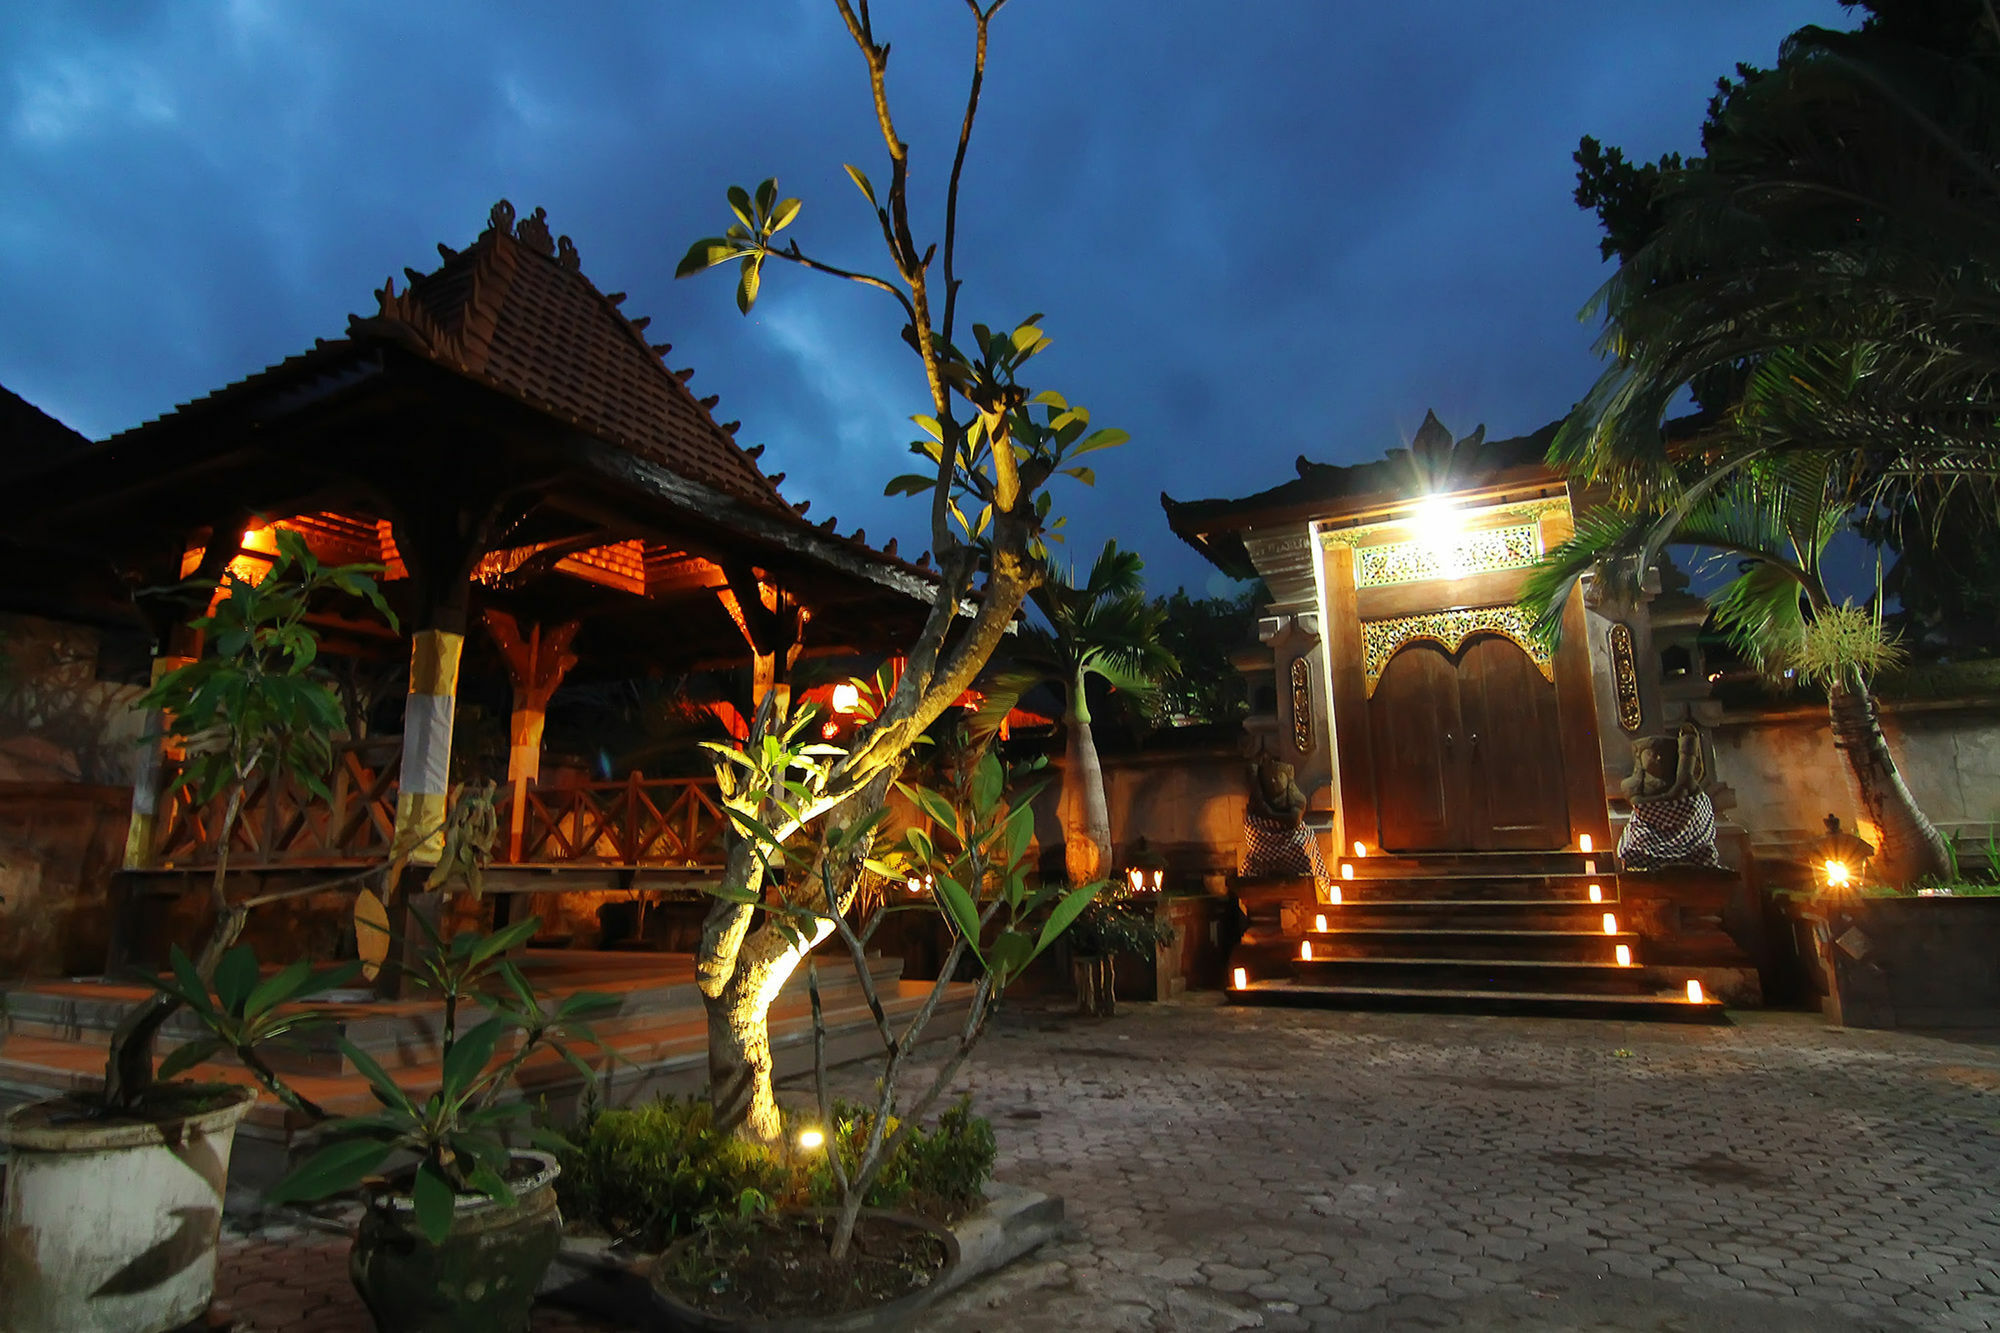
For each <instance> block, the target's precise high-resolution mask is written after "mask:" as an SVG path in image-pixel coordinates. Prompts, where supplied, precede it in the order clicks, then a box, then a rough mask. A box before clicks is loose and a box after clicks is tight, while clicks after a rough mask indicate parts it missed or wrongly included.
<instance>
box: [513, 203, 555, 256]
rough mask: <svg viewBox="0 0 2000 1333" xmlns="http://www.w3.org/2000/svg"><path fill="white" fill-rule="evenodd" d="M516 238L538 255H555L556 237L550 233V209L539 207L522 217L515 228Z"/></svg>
mask: <svg viewBox="0 0 2000 1333" xmlns="http://www.w3.org/2000/svg"><path fill="white" fill-rule="evenodd" d="M514 239H515V240H517V241H519V242H520V243H521V244H523V245H525V246H527V247H528V248H529V249H530V250H533V251H534V252H535V253H536V254H538V255H549V256H553V255H554V254H555V252H556V239H555V237H553V236H551V235H549V210H548V209H546V208H537V209H536V210H535V211H534V212H532V213H530V214H528V216H526V217H524V218H522V219H521V223H520V225H519V226H517V227H515V228H514Z"/></svg>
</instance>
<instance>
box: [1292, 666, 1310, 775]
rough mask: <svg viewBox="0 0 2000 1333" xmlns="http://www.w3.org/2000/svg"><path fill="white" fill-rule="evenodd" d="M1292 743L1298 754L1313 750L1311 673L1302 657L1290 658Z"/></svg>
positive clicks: (1308, 752)
mask: <svg viewBox="0 0 2000 1333" xmlns="http://www.w3.org/2000/svg"><path fill="white" fill-rule="evenodd" d="M1292 744H1293V745H1295V746H1297V747H1298V751H1299V753H1300V754H1311V753H1312V752H1313V692H1312V673H1311V672H1310V671H1308V670H1307V668H1306V659H1305V658H1303V657H1294V658H1293V659H1292Z"/></svg>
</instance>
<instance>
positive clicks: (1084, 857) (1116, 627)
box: [973, 541, 1178, 884]
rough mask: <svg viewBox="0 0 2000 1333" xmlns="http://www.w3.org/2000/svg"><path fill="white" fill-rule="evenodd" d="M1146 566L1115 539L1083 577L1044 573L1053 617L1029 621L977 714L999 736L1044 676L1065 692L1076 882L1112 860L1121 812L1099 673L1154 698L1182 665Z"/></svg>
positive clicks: (1047, 612)
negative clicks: (1100, 707)
mask: <svg viewBox="0 0 2000 1333" xmlns="http://www.w3.org/2000/svg"><path fill="white" fill-rule="evenodd" d="M1143 568H1144V562H1143V561H1141V560H1140V559H1139V556H1138V554H1137V553H1136V552H1133V551H1121V550H1119V549H1118V543H1117V542H1115V541H1109V542H1106V543H1105V544H1104V549H1103V550H1102V551H1100V552H1099V553H1098V556H1097V560H1096V561H1095V563H1093V564H1092V565H1091V567H1090V572H1089V573H1088V574H1087V575H1085V577H1084V580H1083V582H1082V583H1077V582H1076V581H1075V579H1076V575H1075V572H1074V571H1073V570H1072V571H1071V572H1070V574H1069V575H1068V576H1067V577H1065V576H1064V575H1062V574H1060V573H1056V574H1052V575H1051V576H1050V577H1049V578H1047V579H1044V580H1043V582H1042V584H1041V586H1040V587H1038V588H1036V589H1035V591H1034V592H1033V593H1032V594H1030V600H1032V601H1033V602H1034V605H1035V609H1036V610H1037V611H1039V612H1041V614H1042V619H1043V620H1044V621H1045V622H1046V624H1044V625H1028V626H1024V627H1023V628H1022V629H1021V632H1020V634H1019V635H1018V637H1017V639H1016V641H1015V642H1014V643H1013V644H1011V645H1009V647H1008V649H1007V650H1006V654H1005V657H1006V664H1005V665H1004V666H1003V667H1001V668H1000V669H999V670H997V671H995V672H994V673H993V674H992V675H991V676H990V677H989V678H988V679H987V681H986V683H985V686H984V689H985V692H986V697H985V699H984V700H983V701H982V703H981V704H980V708H979V711H978V713H977V714H975V716H974V720H973V730H974V732H975V734H979V735H988V736H990V735H992V734H994V733H995V732H997V731H998V730H999V729H1000V724H1001V723H1002V722H1004V721H1005V720H1006V718H1007V714H1008V713H1010V712H1011V711H1013V708H1014V706H1015V705H1016V704H1017V703H1019V702H1020V699H1021V696H1022V695H1024V694H1026V693H1027V692H1028V691H1029V690H1032V689H1034V688H1035V687H1036V686H1037V685H1050V686H1053V687H1054V688H1055V689H1056V690H1057V691H1058V692H1059V693H1060V694H1061V695H1062V698H1063V739H1064V745H1065V762H1064V764H1063V778H1062V802H1061V808H1062V824H1063V860H1064V863H1065V865H1066V867H1067V868H1068V871H1069V881H1070V883H1072V884H1087V883H1089V882H1090V881H1091V880H1094V879H1098V878H1100V877H1102V876H1104V875H1107V874H1109V873H1110V869H1111V815H1110V812H1109V809H1108V807H1107V804H1106V801H1105V796H1104V768H1103V765H1102V764H1100V763H1099V762H1098V757H1097V742H1096V740H1095V739H1094V738H1093V736H1092V732H1091V715H1090V700H1089V683H1090V678H1091V677H1093V676H1095V677H1096V678H1097V679H1099V680H1101V681H1103V682H1104V683H1105V684H1106V685H1109V686H1110V687H1111V688H1112V689H1114V690H1118V691H1120V692H1121V693H1124V694H1125V695H1127V696H1128V697H1129V698H1131V699H1132V700H1133V701H1134V702H1135V703H1140V704H1144V703H1147V702H1149V701H1151V700H1152V699H1153V698H1154V697H1155V696H1157V694H1158V693H1159V687H1160V681H1161V679H1162V678H1163V677H1164V676H1166V675H1168V674H1169V673H1171V672H1173V671H1175V670H1177V669H1178V663H1176V662H1175V660H1174V655H1173V654H1172V653H1170V652H1168V651H1167V649H1166V646H1165V645H1164V644H1162V643H1161V641H1160V629H1161V624H1162V622H1163V621H1164V620H1165V619H1166V612H1165V610H1164V609H1163V608H1161V607H1160V606H1158V605H1155V604H1153V603H1150V602H1148V601H1147V600H1146V592H1145V586H1146V585H1145V581H1144V580H1143V579H1142V578H1141V577H1140V571H1141V569H1143Z"/></svg>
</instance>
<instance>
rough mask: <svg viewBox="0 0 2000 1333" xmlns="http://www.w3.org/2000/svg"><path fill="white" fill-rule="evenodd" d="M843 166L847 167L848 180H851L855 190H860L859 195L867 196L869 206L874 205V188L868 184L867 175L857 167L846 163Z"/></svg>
mask: <svg viewBox="0 0 2000 1333" xmlns="http://www.w3.org/2000/svg"><path fill="white" fill-rule="evenodd" d="M844 165H846V167H847V174H848V176H849V178H850V179H852V180H853V182H854V185H855V188H856V189H858V190H860V191H861V193H863V194H865V195H867V196H868V202H869V203H871V204H872V203H874V202H875V187H874V186H873V185H872V184H870V183H869V180H868V174H867V173H866V172H864V171H863V170H862V169H861V168H860V167H857V166H855V165H854V164H852V163H846V164H844Z"/></svg>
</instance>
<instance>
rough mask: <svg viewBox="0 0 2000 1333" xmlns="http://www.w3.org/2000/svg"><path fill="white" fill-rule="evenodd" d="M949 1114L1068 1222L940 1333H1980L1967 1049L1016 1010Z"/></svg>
mask: <svg viewBox="0 0 2000 1333" xmlns="http://www.w3.org/2000/svg"><path fill="white" fill-rule="evenodd" d="M840 1081H842V1082H843V1083H844V1084H846V1085H847V1086H848V1087H849V1089H850V1090H855V1091H858V1090H859V1089H860V1088H861V1087H862V1086H863V1083H864V1078H863V1076H862V1075H860V1074H859V1073H856V1072H852V1071H843V1072H842V1073H841V1075H840ZM960 1083H961V1085H962V1086H963V1087H964V1088H965V1089H966V1090H967V1091H969V1092H971V1094H972V1095H973V1098H974V1101H975V1104H976V1105H977V1107H978V1109H979V1110H980V1111H982V1112H983V1113H984V1114H986V1115H987V1116H989V1117H991V1118H992V1119H993V1121H994V1124H995V1127H996V1130H997V1133H998V1135H999V1139H1000V1148H1001V1166H1000V1172H999V1174H1000V1175H1001V1176H1002V1178H1004V1179H1007V1180H1010V1181H1015V1182H1018V1183H1021V1184H1026V1185H1032V1186H1035V1187H1037V1188H1041V1189H1046V1190H1051V1191H1054V1192H1056V1193H1059V1194H1061V1195H1062V1196H1063V1197H1064V1198H1065V1200H1066V1201H1067V1204H1068V1208H1069V1217H1070V1222H1069V1224H1068V1227H1067V1230H1066V1234H1065V1235H1064V1236H1063V1237H1062V1238H1061V1239H1059V1240H1058V1241H1057V1242H1055V1243H1053V1244H1051V1245H1049V1246H1047V1247H1045V1248H1044V1249H1043V1250H1042V1251H1041V1252H1040V1253H1039V1254H1037V1255H1036V1256H1034V1257H1032V1258H1031V1259H1029V1260H1027V1261H1025V1262H1023V1263H1022V1264H1019V1265H1016V1266H1015V1267H1014V1268H1012V1269H1009V1270H1007V1271H1005V1272H1003V1273H1001V1274H998V1275H995V1276H993V1277H991V1278H988V1279H985V1280H983V1281H981V1282H979V1283H976V1284H974V1285H973V1286H971V1287H969V1288H967V1289H966V1290H964V1291H962V1292H959V1293H957V1294H955V1295H953V1296H952V1297H950V1298H948V1299H947V1300H946V1301H944V1302H943V1303H942V1304H941V1305H940V1306H939V1307H937V1308H936V1309H934V1310H933V1311H932V1312H931V1313H930V1314H929V1315H928V1316H927V1318H926V1320H925V1322H924V1325H923V1327H924V1328H925V1329H927V1330H936V1333H1028V1331H1029V1330H1034V1331H1035V1333H1042V1331H1043V1330H1065V1329H1078V1330H1092V1331H1093V1333H1095V1331H1097V1330H1103V1331H1104V1333H1118V1331H1120V1330H1133V1331H1134V1333H1138V1331H1140V1330H1147V1331H1152V1330H1159V1331H1162V1333H1164V1331H1166V1330H1177V1331H1184V1333H1201V1331H1205V1330H1231V1329H1245V1328H1264V1329H1271V1330H1302V1329H1337V1330H1400V1329H1427V1330H1428V1329H1446V1330H1450V1329H1460V1330H1474V1329H1478V1330H1485V1329H1493V1330H1505V1331H1508V1333H1511V1331H1513V1330H1524V1331H1525V1330H1533V1329H1565V1330H1567V1329H1591V1330H1606V1331H1610V1330H1644V1331H1645V1333H1706V1331H1707V1330H1737V1329H1744V1330H1749V1329H1755V1330H1757V1331H1758V1333H1790V1331H1791V1330H1801V1331H1803V1330H1814V1331H1815V1333H1821V1331H1824V1333H1849V1331H1851V1330H1862V1329H1905V1328H1909V1329H1984V1328H1995V1327H2000V1194H1996V1191H1995V1186H1996V1181H2000V1176H1996V1170H2000V1046H1996V1045H1995V1044H1993V1043H1991V1042H1989V1041H1983V1040H1966V1039H1957V1040H1946V1039H1940V1038H1935V1037H1926V1036H1917V1035H1912V1034H1907V1033H1871V1032H1852V1031H1842V1030H1838V1029H1829V1028H1827V1027H1825V1026H1824V1025H1823V1024H1822V1023H1821V1022H1820V1021H1819V1020H1818V1019H1817V1017H1815V1016H1811V1015H1804V1014H1749V1015H1739V1016H1738V1021H1737V1023H1736V1025H1735V1026H1732V1027H1726V1028H1708V1027H1675V1026H1666V1025H1655V1024H1620V1023H1604V1022H1586V1021H1570V1020H1553V1019H1521V1018H1465V1017H1449V1016H1425V1015H1397V1014H1343V1013H1330V1012H1320V1011H1309V1010H1281V1009H1251V1008H1237V1007H1223V1006H1218V1005H1215V1004H1212V1003H1204V1002H1202V1001H1200V1000H1195V1001H1190V1002H1186V1003H1177V1004H1172V1005H1131V1006H1126V1007H1125V1008H1123V1009H1121V1010H1120V1012H1119V1014H1118V1015H1117V1016H1116V1017H1114V1018H1111V1019H1108V1020H1086V1019H1078V1018H1074V1017H1069V1016H1066V1015H1063V1014H1061V1013H1058V1012H1055V1011H1051V1010H1035V1009H1031V1008H1019V1007H1017V1008H1013V1009H1010V1010H1009V1011H1008V1012H1007V1013H1006V1014H1004V1015H1003V1016H1002V1020H1001V1021H1000V1022H999V1023H998V1025H997V1026H996V1028H995V1030H994V1031H993V1032H992V1033H991V1034H990V1035H989V1037H988V1039H987V1041H986V1043H985V1044H984V1045H983V1046H982V1047H981V1049H980V1051H979V1053H978V1054H977V1055H976V1056H975V1057H974V1064H973V1066H972V1067H971V1069H970V1070H969V1071H968V1072H967V1073H965V1074H964V1075H962V1076H961V1079H960ZM232 1244H233V1246H234V1248H233V1249H232V1250H231V1251H230V1252H228V1253H226V1254H225V1256H224V1261H223V1275H224V1276H223V1287H224V1289H225V1292H226V1293H227V1294H228V1295H230V1297H231V1298H232V1300H233V1301H234V1302H235V1305H236V1308H237V1309H238V1310H239V1311H240V1312H241V1313H242V1314H244V1315H246V1316H248V1317H249V1319H250V1323H251V1326H252V1327H254V1328H256V1329H258V1330H264V1329H267V1328H271V1329H276V1328H284V1329H290V1328H299V1329H305V1330H311V1331H312V1333H346V1330H348V1329H355V1330H361V1329H365V1328H366V1327H367V1326H366V1324H365V1322H357V1321H359V1319H360V1311H359V1308H358V1306H355V1305H353V1301H352V1297H351V1295H347V1294H346V1278H345V1271H344V1270H345V1264H344V1253H343V1251H342V1250H341V1248H340V1243H339V1242H337V1241H334V1240H332V1239H331V1238H329V1239H327V1240H326V1241H325V1242H324V1257H323V1258H320V1257H316V1256H317V1252H316V1251H314V1252H308V1253H301V1252H300V1251H299V1250H298V1249H297V1248H296V1245H295V1244H294V1245H289V1246H288V1245H285V1244H283V1243H281V1242H272V1241H267V1240H264V1239H262V1238H258V1237H252V1238H247V1239H242V1240H238V1241H235V1242H233V1243H232ZM274 1297H276V1299H277V1302H278V1303H277V1304H276V1305H275V1306H273V1307H272V1308H273V1309H274V1310H275V1311H276V1312H277V1313H278V1314H280V1315H283V1316H286V1317H290V1318H293V1319H294V1320H295V1322H270V1323H265V1322H259V1320H260V1319H261V1317H262V1316H261V1315H260V1314H259V1312H260V1311H261V1310H263V1309H265V1308H266V1306H267V1304H268V1303H269V1302H271V1301H272V1299H273V1298H274ZM341 1299H344V1300H345V1301H346V1302H347V1304H346V1306H344V1307H343V1308H344V1309H348V1310H349V1313H348V1314H346V1315H336V1314H334V1313H331V1312H330V1311H331V1309H332V1306H333V1305H334V1304H336V1303H337V1301H338V1300H341ZM343 1319H344V1320H346V1322H342V1321H343ZM536 1327H537V1328H538V1329H550V1330H553V1329H559V1328H560V1329H570V1328H578V1327H583V1326H582V1325H578V1324H568V1323H563V1322H560V1321H558V1320H556V1319H555V1318H554V1317H553V1316H548V1315H545V1316H542V1317H541V1322H538V1323H537V1325H536Z"/></svg>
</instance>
